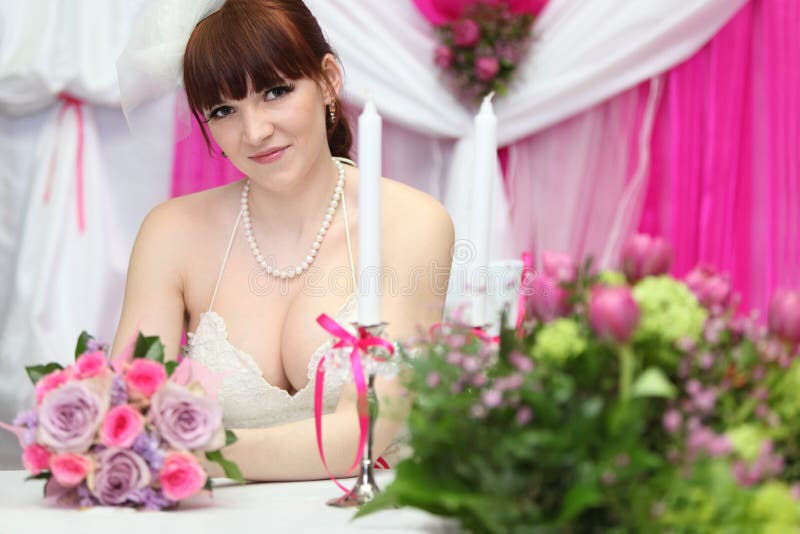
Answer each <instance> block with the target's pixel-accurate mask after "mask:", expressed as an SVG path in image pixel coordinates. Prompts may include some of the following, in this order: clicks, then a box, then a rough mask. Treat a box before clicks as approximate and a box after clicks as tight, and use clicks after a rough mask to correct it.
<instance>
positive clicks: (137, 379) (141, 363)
mask: <svg viewBox="0 0 800 534" xmlns="http://www.w3.org/2000/svg"><path fill="white" fill-rule="evenodd" d="M166 380H167V371H166V369H164V366H163V365H161V364H160V363H158V362H154V361H152V360H145V359H143V358H137V359H135V360H134V361H133V363H131V365H130V367H128V371H127V372H126V373H125V383H126V384H128V387H130V388H132V389H134V390H135V391H138V392H139V393H141V394H142V395H144V396H145V397H147V398H148V399H149V398H150V397H151V396H152V395H153V393H155V392H156V391H157V390H158V388H160V387H161V385H162V384H164V382H166Z"/></svg>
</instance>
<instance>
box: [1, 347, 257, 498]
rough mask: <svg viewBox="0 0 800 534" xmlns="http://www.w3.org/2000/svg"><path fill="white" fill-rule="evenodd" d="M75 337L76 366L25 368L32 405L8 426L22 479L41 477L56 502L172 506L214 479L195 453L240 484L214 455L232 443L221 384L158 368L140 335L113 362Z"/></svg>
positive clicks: (160, 356)
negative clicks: (33, 398) (15, 439)
mask: <svg viewBox="0 0 800 534" xmlns="http://www.w3.org/2000/svg"><path fill="white" fill-rule="evenodd" d="M104 349H105V347H104V346H102V345H101V344H100V343H98V342H97V341H96V340H95V339H93V338H92V337H91V336H89V335H88V334H86V332H84V333H82V334H81V336H80V338H79V339H78V343H77V347H76V349H75V362H74V363H73V364H72V365H70V366H68V367H67V368H63V367H62V366H61V365H59V364H57V363H50V364H47V365H42V366H32V367H27V368H26V370H27V372H28V376H29V377H30V378H31V381H32V382H33V383H34V385H35V388H36V406H35V407H34V408H33V409H31V410H28V411H24V412H22V413H20V414H19V415H18V416H17V417H16V418H15V420H14V422H13V426H12V425H7V424H5V423H0V426H2V427H3V428H5V429H6V430H10V431H12V432H14V433H15V434H16V435H17V437H18V439H19V442H20V446H21V447H22V448H23V453H22V462H23V465H24V467H25V469H26V470H28V471H29V472H30V473H31V476H30V477H28V479H45V480H46V481H47V482H46V485H45V495H46V496H48V497H54V498H56V499H57V500H58V502H59V503H60V504H63V505H67V506H80V507H88V506H95V505H107V506H132V507H136V508H145V509H150V510H161V509H165V508H173V507H175V506H176V505H177V504H178V502H180V501H182V500H184V499H186V498H187V497H190V496H192V495H194V494H196V493H198V492H199V491H200V490H203V489H206V490H211V479H210V478H209V477H208V475H207V474H206V472H205V470H204V469H203V467H202V466H201V464H200V463H199V462H198V459H197V457H196V456H195V455H196V454H198V453H200V452H203V453H205V457H206V459H208V460H209V461H213V462H217V463H219V464H220V466H221V467H222V468H223V470H224V471H225V474H226V476H228V477H229V478H232V479H234V480H237V481H240V482H243V478H242V475H241V473H240V472H239V469H238V467H237V466H236V464H234V463H233V462H230V461H228V460H226V459H225V458H224V457H223V456H222V454H221V452H220V449H221V448H222V447H224V446H226V445H229V444H231V443H233V442H234V441H236V436H235V435H234V434H233V433H232V432H230V431H226V430H225V428H224V427H223V425H222V409H221V407H220V405H219V403H218V402H217V400H216V391H217V388H218V386H219V378H218V377H215V376H214V375H213V374H212V373H211V372H210V371H209V370H208V369H206V368H204V367H202V366H201V365H199V364H198V363H197V362H194V361H192V360H189V359H188V358H185V359H184V360H183V361H182V362H181V363H180V364H178V363H177V362H174V361H169V362H166V363H164V347H163V344H162V343H161V342H160V341H159V339H158V338H157V337H144V336H142V335H141V334H139V335H138V337H137V338H136V339H135V340H132V341H131V342H130V343H129V346H128V349H127V350H125V351H124V352H123V353H122V354H121V355H119V356H118V357H117V358H115V359H114V360H111V359H110V358H109V356H108V355H107V354H106V352H105V350H104Z"/></svg>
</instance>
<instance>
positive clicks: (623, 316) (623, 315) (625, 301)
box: [589, 286, 640, 343]
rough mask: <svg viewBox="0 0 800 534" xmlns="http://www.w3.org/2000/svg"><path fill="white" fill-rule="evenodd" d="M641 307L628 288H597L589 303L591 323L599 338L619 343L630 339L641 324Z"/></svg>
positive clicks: (593, 291) (593, 289)
mask: <svg viewBox="0 0 800 534" xmlns="http://www.w3.org/2000/svg"><path fill="white" fill-rule="evenodd" d="M639 314H640V312H639V305H638V304H636V301H635V300H633V296H632V295H631V292H630V289H628V287H626V286H615V287H605V286H595V287H594V288H592V296H591V299H590V302H589V322H590V323H591V325H592V328H593V329H594V331H595V332H596V333H597V335H598V336H600V337H602V338H605V339H607V340H613V341H616V342H617V343H625V342H627V341H628V339H630V337H631V334H633V331H634V329H635V328H636V326H637V325H638V324H639Z"/></svg>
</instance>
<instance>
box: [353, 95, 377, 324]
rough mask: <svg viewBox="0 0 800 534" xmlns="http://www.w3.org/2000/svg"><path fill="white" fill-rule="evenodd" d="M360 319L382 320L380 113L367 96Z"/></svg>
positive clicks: (362, 138)
mask: <svg viewBox="0 0 800 534" xmlns="http://www.w3.org/2000/svg"><path fill="white" fill-rule="evenodd" d="M358 169H359V178H358V272H359V280H358V284H359V288H358V323H359V324H360V325H362V326H370V325H375V324H378V323H380V322H381V299H380V288H381V284H380V269H381V117H380V115H378V112H377V110H376V109H375V104H373V103H372V100H368V101H367V104H366V105H365V106H364V111H363V112H362V113H361V116H360V117H359V118H358Z"/></svg>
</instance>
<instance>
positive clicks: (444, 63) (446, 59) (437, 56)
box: [433, 45, 453, 69]
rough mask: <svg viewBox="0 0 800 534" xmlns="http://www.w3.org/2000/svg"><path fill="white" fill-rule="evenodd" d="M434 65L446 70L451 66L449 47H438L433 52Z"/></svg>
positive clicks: (451, 55)
mask: <svg viewBox="0 0 800 534" xmlns="http://www.w3.org/2000/svg"><path fill="white" fill-rule="evenodd" d="M433 57H434V60H433V61H434V63H436V65H438V66H439V67H441V68H443V69H446V68H449V67H450V65H452V64H453V50H451V49H450V47H449V46H445V45H439V46H437V47H436V50H434V52H433Z"/></svg>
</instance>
